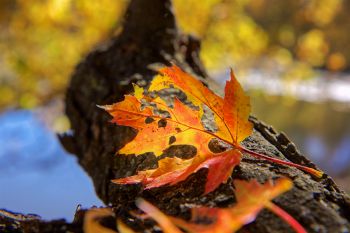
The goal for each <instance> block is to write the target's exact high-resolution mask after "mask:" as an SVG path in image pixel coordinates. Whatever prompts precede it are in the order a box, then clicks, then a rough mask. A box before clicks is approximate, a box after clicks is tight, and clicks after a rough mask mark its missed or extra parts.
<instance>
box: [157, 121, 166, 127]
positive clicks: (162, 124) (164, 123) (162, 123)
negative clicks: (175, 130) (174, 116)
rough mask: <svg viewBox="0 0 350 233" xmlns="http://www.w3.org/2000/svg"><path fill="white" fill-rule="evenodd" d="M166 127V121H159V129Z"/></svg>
mask: <svg viewBox="0 0 350 233" xmlns="http://www.w3.org/2000/svg"><path fill="white" fill-rule="evenodd" d="M165 126H166V120H165V119H161V120H159V121H158V127H159V128H160V127H165Z"/></svg>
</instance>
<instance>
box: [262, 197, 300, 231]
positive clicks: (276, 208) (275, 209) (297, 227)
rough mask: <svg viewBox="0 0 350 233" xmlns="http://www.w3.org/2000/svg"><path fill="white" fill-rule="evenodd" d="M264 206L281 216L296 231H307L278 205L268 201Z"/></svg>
mask: <svg viewBox="0 0 350 233" xmlns="http://www.w3.org/2000/svg"><path fill="white" fill-rule="evenodd" d="M265 207H266V208H268V209H269V210H271V211H272V212H273V213H274V214H276V215H277V216H279V217H280V218H282V219H283V220H284V221H285V222H286V223H288V224H289V225H290V226H291V227H292V228H293V229H294V230H295V231H296V232H297V233H307V231H306V230H305V229H304V227H303V226H302V225H300V223H299V222H298V221H297V220H295V218H293V217H292V216H291V215H290V214H288V213H287V212H286V211H284V210H283V209H282V208H280V207H279V206H277V205H275V204H274V203H272V202H268V203H266V204H265Z"/></svg>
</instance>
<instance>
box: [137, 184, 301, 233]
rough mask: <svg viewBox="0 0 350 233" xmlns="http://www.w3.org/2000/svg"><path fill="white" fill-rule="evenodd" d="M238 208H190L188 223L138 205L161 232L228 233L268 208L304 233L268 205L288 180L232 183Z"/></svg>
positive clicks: (296, 229)
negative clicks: (157, 225) (158, 226)
mask: <svg viewBox="0 0 350 233" xmlns="http://www.w3.org/2000/svg"><path fill="white" fill-rule="evenodd" d="M234 185H235V187H236V191H235V194H236V198H237V204H236V205H234V206H233V207H230V208H222V209H221V208H208V207H195V208H192V209H191V211H192V218H191V221H190V222H186V221H184V220H183V219H179V218H175V217H170V216H167V215H165V214H164V213H162V212H161V211H160V210H158V209H157V208H156V207H154V206H153V205H151V204H150V203H148V202H146V201H144V200H141V201H138V203H137V205H138V207H139V208H140V209H141V210H142V211H144V212H145V213H146V214H147V215H148V216H150V217H151V218H153V219H154V220H155V221H157V222H158V224H159V225H160V227H161V228H162V230H163V231H164V232H167V233H178V232H181V231H180V230H179V229H178V228H176V226H178V227H181V228H183V229H185V230H186V231H188V232H192V233H231V232H235V231H237V230H239V229H240V228H241V227H242V226H244V225H246V224H248V223H250V222H252V221H254V220H255V218H256V216H257V214H258V213H259V212H260V211H261V210H262V209H263V208H268V209H270V210H272V211H273V212H274V213H275V214H277V215H278V216H280V217H281V218H282V219H283V220H285V221H286V222H287V223H288V224H289V225H290V226H291V227H292V228H293V229H294V230H295V231H296V232H298V233H306V231H305V229H304V228H303V227H302V226H301V225H300V224H299V223H298V222H297V221H296V220H295V219H294V218H293V217H291V216H290V215H289V214H288V213H286V212H285V211H284V210H282V209H280V208H279V207H278V206H276V205H275V204H273V203H272V202H271V200H272V199H274V198H275V197H277V196H278V195H280V194H281V193H284V192H286V191H288V190H289V189H291V188H292V182H291V181H290V180H289V179H287V178H280V179H279V180H277V181H276V183H275V184H273V183H272V182H271V181H269V182H266V183H265V184H264V185H261V184H259V183H258V182H257V181H256V180H252V181H249V182H247V181H242V180H235V181H234ZM201 220H202V221H203V220H206V221H208V220H209V221H210V222H211V223H209V224H198V223H197V222H199V221H201Z"/></svg>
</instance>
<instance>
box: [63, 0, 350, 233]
mask: <svg viewBox="0 0 350 233" xmlns="http://www.w3.org/2000/svg"><path fill="white" fill-rule="evenodd" d="M198 4H200V3H198ZM199 50H200V43H199V41H198V40H197V39H196V38H194V37H193V36H189V35H183V34H181V33H180V32H179V30H178V29H177V26H176V20H175V16H174V14H173V11H172V7H171V0H132V1H131V2H130V5H129V7H128V9H127V11H126V14H125V20H124V25H123V30H122V32H121V33H120V34H119V35H118V36H117V37H116V38H113V39H112V40H111V41H110V42H109V43H107V44H104V45H103V46H101V47H99V48H98V49H96V50H95V51H93V52H91V53H90V54H89V55H88V56H87V57H86V58H85V59H84V60H83V61H82V62H81V63H80V64H79V65H78V66H77V68H76V70H75V72H74V74H73V76H72V79H71V83H70V85H69V87H68V90H67V95H66V113H67V115H68V117H69V119H70V121H71V126H72V130H73V134H72V135H64V136H62V137H61V142H62V144H63V145H64V146H65V148H66V149H67V150H68V151H70V152H72V153H74V154H75V155H76V156H77V158H78V160H79V163H80V164H81V166H82V167H83V168H84V169H85V171H86V172H87V173H88V174H89V175H90V176H91V178H92V180H93V183H94V186H95V190H96V192H97V194H98V196H99V197H100V198H101V199H102V200H103V201H104V203H105V204H106V205H112V206H113V207H114V210H115V213H116V215H118V216H119V217H120V218H123V219H126V218H127V217H130V216H128V215H127V211H129V210H132V209H135V205H134V201H135V199H136V198H137V197H143V198H145V199H147V200H149V201H150V202H152V203H154V204H156V205H157V206H158V207H159V208H160V209H161V210H162V211H164V212H166V213H167V214H170V215H174V216H180V217H183V218H189V215H190V213H189V207H190V206H193V205H196V204H201V205H207V206H219V207H225V206H228V205H230V204H232V203H234V202H235V198H234V195H233V186H232V182H231V181H232V179H245V180H249V179H257V180H258V181H260V182H264V181H266V180H267V179H271V178H272V179H275V178H277V177H281V176H287V177H289V178H291V179H292V180H293V182H294V187H293V189H292V190H291V191H289V192H287V193H286V194H284V195H282V196H280V197H278V198H277V199H275V201H274V202H275V203H276V204H278V205H279V206H280V207H282V208H283V209H284V210H286V211H287V212H288V213H290V214H291V215H292V216H293V217H294V218H296V219H297V220H298V221H299V222H300V223H301V224H302V225H303V226H304V227H305V228H306V229H307V231H308V232H349V231H350V223H349V220H350V201H349V197H348V196H347V195H346V194H345V193H344V192H343V191H341V190H340V189H339V188H338V187H337V185H336V184H335V183H334V182H333V180H332V179H331V178H330V177H329V176H327V175H325V176H324V178H322V179H314V178H312V177H311V176H310V175H309V174H306V173H304V172H302V171H300V170H298V169H295V168H290V167H286V166H281V165H277V164H271V163H270V162H267V161H264V160H261V159H256V158H253V157H251V156H249V155H244V156H243V160H242V162H241V164H240V165H239V166H237V167H236V168H235V169H234V171H233V173H232V176H231V178H230V180H229V181H228V182H227V183H226V184H222V185H220V187H219V188H218V189H217V190H215V191H214V192H212V193H209V194H207V195H205V196H203V195H202V193H203V190H204V182H205V179H206V173H207V170H206V169H202V170H200V171H199V172H197V173H196V174H193V175H191V176H190V177H189V178H188V179H187V180H186V181H184V182H181V183H180V184H178V185H175V186H166V187H161V188H156V189H152V190H147V191H142V189H141V187H140V186H139V185H116V184H112V183H111V182H110V181H111V179H115V178H119V177H125V176H129V175H133V174H135V173H136V172H137V171H139V170H144V169H146V168H151V167H156V166H157V158H156V157H155V156H154V155H153V154H152V153H147V154H144V155H140V156H118V155H116V154H115V153H116V152H117V151H118V149H120V148H121V147H122V146H123V145H125V144H126V143H127V142H128V141H130V140H132V138H133V137H134V136H135V135H136V132H135V130H133V129H131V128H129V127H123V126H117V125H115V124H111V123H109V120H110V117H109V116H108V114H107V113H106V112H104V111H103V110H101V109H99V108H98V107H97V106H96V105H104V104H111V103H114V102H117V101H120V100H122V99H123V96H124V95H125V94H128V93H130V91H131V90H132V83H137V84H138V85H140V86H147V85H148V84H149V82H150V81H151V80H152V77H153V76H154V75H155V74H156V71H155V69H156V68H157V67H160V66H162V65H170V63H176V64H177V65H179V66H180V67H182V68H183V69H184V70H186V71H187V72H190V73H192V74H194V75H196V76H197V77H198V78H199V79H201V80H202V81H203V82H204V83H206V84H207V85H208V86H209V87H210V88H212V89H213V90H214V91H216V92H218V93H219V94H220V90H219V88H218V87H217V86H216V85H215V83H214V82H213V81H212V80H211V79H210V78H208V76H207V73H206V71H205V69H204V68H203V65H202V63H201V62H200V59H199ZM174 94H176V95H177V94H179V93H178V92H176V91H174V90H169V91H167V92H165V93H164V96H172V95H174ZM221 94H222V93H221ZM180 97H182V98H185V97H184V96H181V93H180ZM251 121H252V122H253V123H254V133H253V134H252V135H251V136H250V137H249V138H247V139H246V140H245V141H244V142H243V144H244V146H245V147H247V148H248V149H251V150H254V151H257V152H261V153H263V154H266V155H268V156H271V157H276V158H280V159H285V160H290V161H292V162H294V163H298V164H302V165H306V166H310V167H314V168H315V165H314V164H313V163H312V162H310V161H309V160H308V159H306V158H305V157H304V156H303V155H301V154H300V153H299V151H298V150H297V149H296V147H295V145H294V144H293V143H292V142H290V141H289V140H288V138H287V137H286V136H285V135H284V134H280V133H278V132H276V131H275V130H274V129H273V128H272V127H271V126H267V125H265V124H264V123H262V122H260V121H259V120H258V119H256V118H254V117H251ZM209 124H210V123H209ZM165 154H166V155H167V154H172V155H175V156H191V155H193V148H192V147H190V146H181V147H173V148H171V149H170V150H168V151H167V152H166V153H165ZM78 222H79V221H78ZM73 224H75V225H74V226H78V228H79V226H81V224H80V225H79V224H77V223H73ZM68 225H69V224H68ZM69 226H71V225H69ZM131 226H132V227H134V228H136V229H138V230H140V231H144V230H146V229H148V230H154V228H153V225H152V224H149V223H143V222H134V223H133V224H132V225H131ZM244 230H248V231H249V232H292V230H291V228H290V227H289V226H288V225H286V224H285V223H284V222H283V221H282V220H280V219H278V218H276V217H275V216H274V215H273V214H272V213H270V212H268V211H265V210H264V211H262V212H261V214H259V216H258V218H257V219H256V221H254V222H253V223H251V224H249V225H247V226H245V227H244V228H243V229H242V231H244ZM58 232H61V231H58ZM63 232H64V231H63Z"/></svg>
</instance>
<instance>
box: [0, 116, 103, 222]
mask: <svg viewBox="0 0 350 233" xmlns="http://www.w3.org/2000/svg"><path fill="white" fill-rule="evenodd" d="M0 148H1V149H0V208H6V209H9V210H12V211H19V212H24V213H35V214H39V215H40V216H42V217H43V218H44V219H53V218H66V219H68V220H71V219H72V218H73V215H74V212H75V208H76V206H77V205H78V204H82V205H83V206H85V207H90V206H92V205H102V203H101V201H100V200H99V199H98V198H97V197H96V195H95V192H94V190H93V185H92V182H91V180H90V179H89V177H88V176H87V175H86V174H85V173H84V171H83V170H82V169H81V168H80V166H79V165H78V164H77V162H76V159H75V158H74V157H73V156H71V155H69V154H67V153H66V152H65V151H64V150H63V148H62V147H61V145H60V143H59V141H58V140H57V137H56V135H55V134H54V133H53V132H52V131H50V130H49V129H48V128H47V127H46V126H45V125H44V124H43V123H42V122H41V121H39V120H38V118H37V117H36V115H35V114H34V113H33V112H31V111H27V110H12V111H8V112H5V113H3V114H1V115H0Z"/></svg>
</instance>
